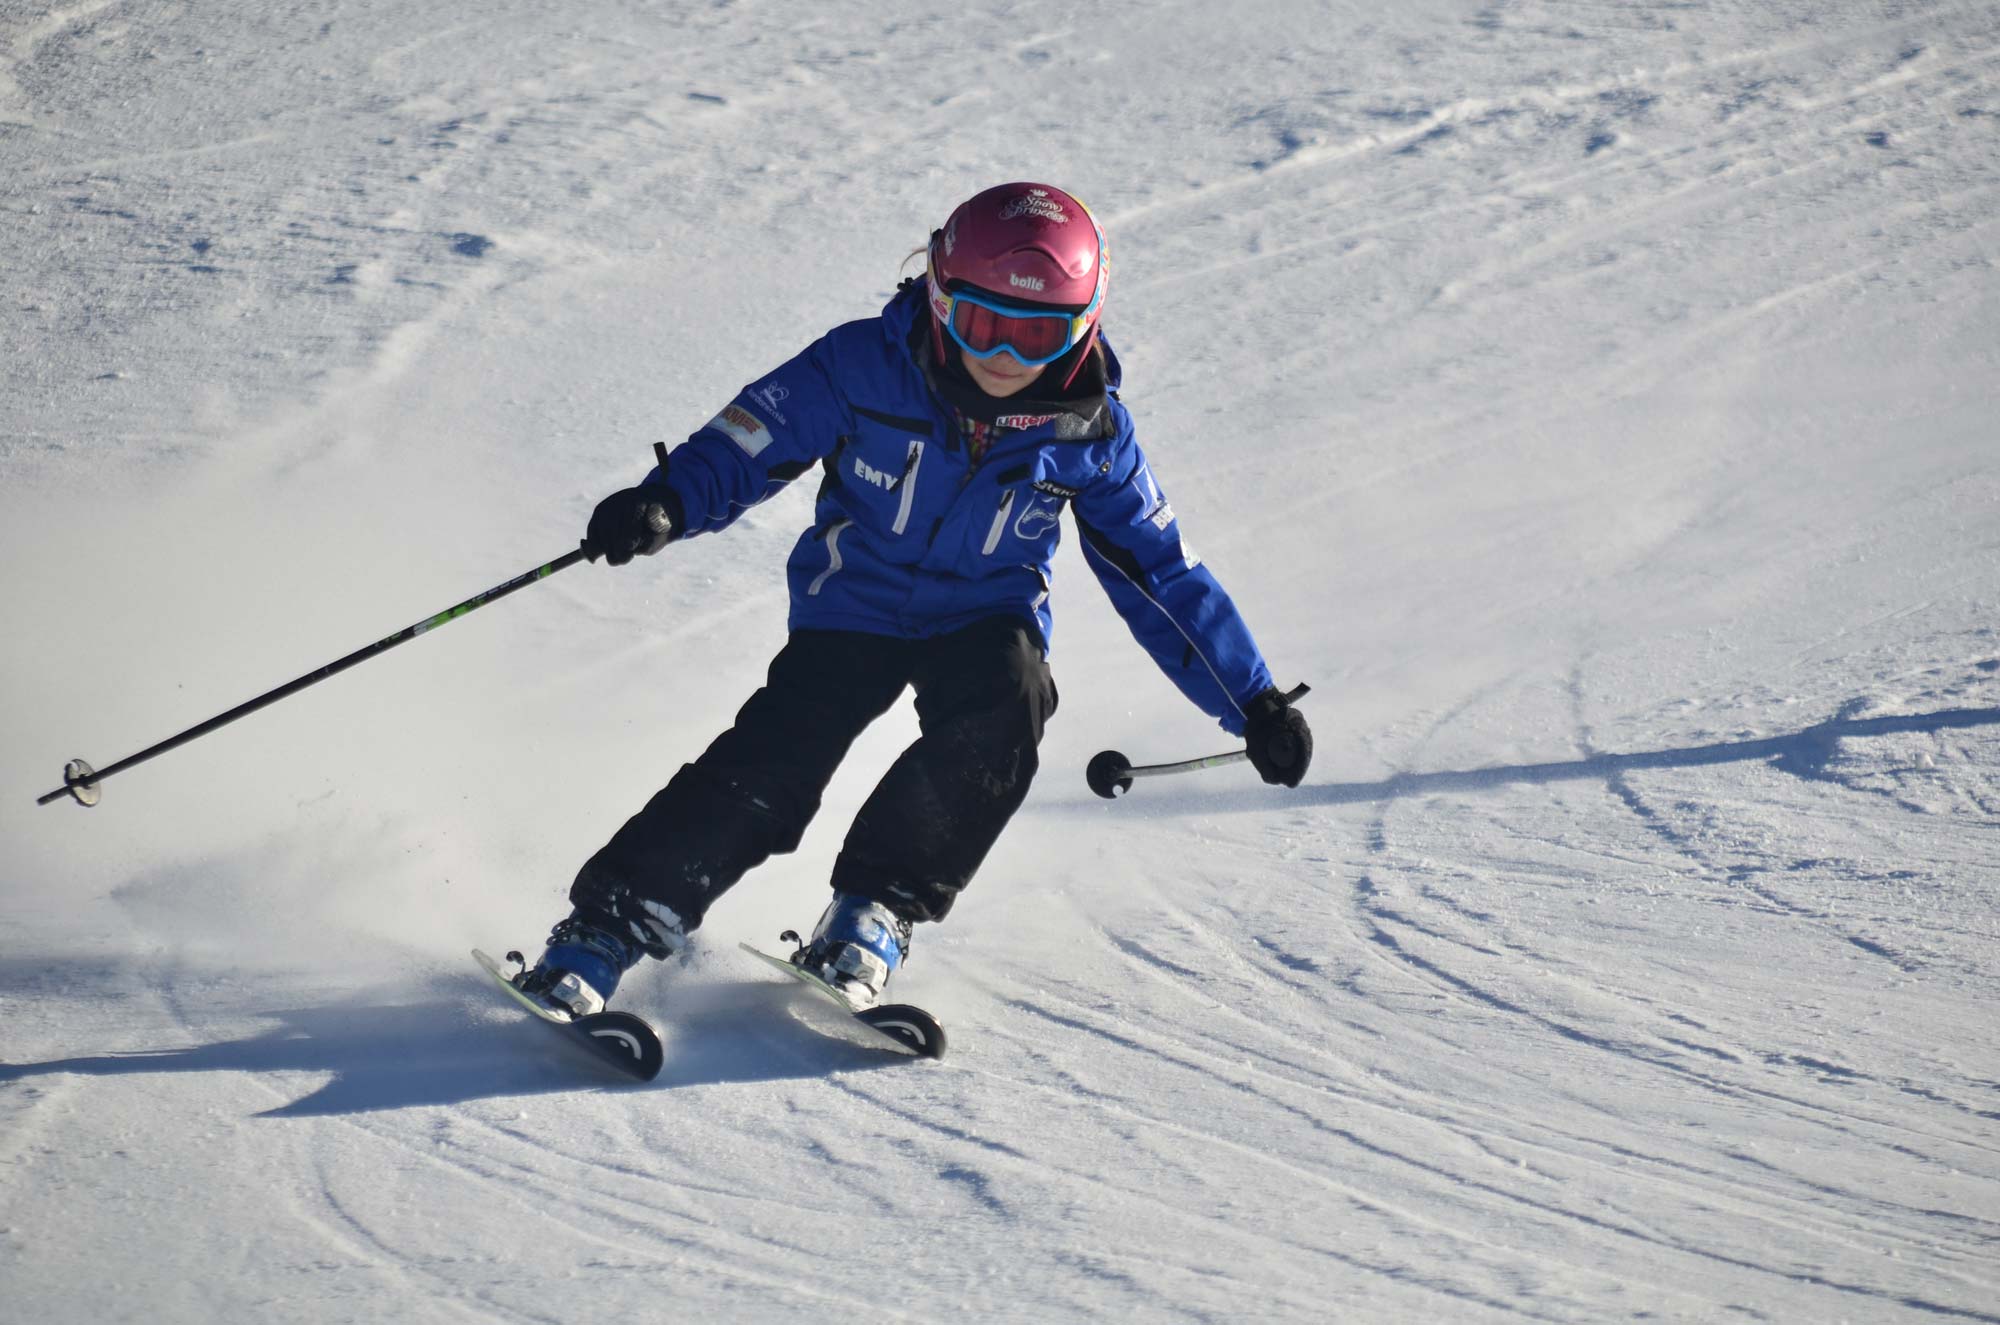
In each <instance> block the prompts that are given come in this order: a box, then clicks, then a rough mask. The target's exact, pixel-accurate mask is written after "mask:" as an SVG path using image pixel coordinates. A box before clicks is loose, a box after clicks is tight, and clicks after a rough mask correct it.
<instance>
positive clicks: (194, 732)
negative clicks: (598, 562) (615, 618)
mask: <svg viewBox="0 0 2000 1325" xmlns="http://www.w3.org/2000/svg"><path fill="white" fill-rule="evenodd" d="M585 555H586V553H585V550H584V549H583V548H582V547H579V548H577V549H576V550H575V551H574V552H566V553H564V554H563V555H562V556H560V557H557V558H556V559H555V560H554V561H551V562H548V563H546V564H545V565H541V566H537V567H535V569H533V570H531V571H528V572H527V573H526V574H523V575H517V576H515V577H514V578H513V579H511V580H509V581H507V582H506V583H505V584H496V585H494V586H493V587H492V588H491V589H488V590H486V591H485V592H484V593H477V594H474V595H473V596H472V597H470V598H468V599H466V600H465V601H464V602H462V603H458V604H456V605H454V606H452V607H447V608H446V609H445V610H444V611H442V612H439V613H437V614H436V615H435V616H428V617H425V618H424V619H423V620H422V621H419V622H417V623H416V624H415V625H414V626H408V627H405V628H404V629H402V630H399V631H397V632H396V633H395V634H393V635H391V636H389V637H388V638H386V639H379V640H377V641H375V642H374V643H373V644H370V645H369V646H368V647H367V648H365V649H357V650H355V651H354V652H353V653H350V654H348V655H347V656H346V657H345V658H342V659H340V660H338V661H337V662H330V663H328V664H327V665H326V666H324V667H322V668H320V669H319V670H318V671H314V672H308V673H307V674H306V675H304V676H302V677H300V678H299V679H298V680H296V681H291V682H288V683H286V684H285V685H281V686H279V687H278V688H277V689H276V690H270V691H266V692H265V693H264V694H261V695H259V696H257V698H255V699H252V700H249V701H247V702H245V703H242V704H238V705H237V706H236V707H235V708H233V709H230V710H229V711H228V712H227V713H218V714H217V715H216V716H214V717H212V718H210V719H209V720H208V721H207V722H204V723H201V724H199V725H198V726H194V727H190V728H188V729H187V730H186V731H184V732H182V733H180V734H179V735H178V736H170V737H168V738H167V739H166V740H164V741H161V742H160V743H159V744H158V745H152V746H148V747H147V748H146V749H144V750H141V751H139V753H137V754H135V755H127V756H126V757H125V758H123V759H121V760H119V761H118V762H117V763H115V764H112V765H111V766H109V767H108V768H103V769H94V768H92V767H91V766H90V765H89V764H86V763H84V762H83V761H82V760H81V759H74V760H71V761H70V763H69V765H68V766H67V767H66V768H64V770H63V785H62V786H60V787H58V788H56V789H55V790H54V791H52V792H50V793H48V795H46V796H37V797H36V798H35V804H37V805H47V804H49V803H50V802H51V801H59V800H61V799H62V798H63V797H65V796H69V797H72V798H74V799H75V800H76V802H77V803H78V804H80V805H95V804H97V802H98V798H99V796H100V795H101V793H100V792H99V791H98V784H99V783H101V782H103V781H104V779H106V778H108V777H110V776H111V775H112V774H114V773H122V772H124V771H125V770H126V769H128V768H131V767H133V766H134V765H137V764H143V763H145V762H146V761H147V760H148V759H154V758H157V757H158V756H160V755H163V754H165V753H167V752H168V751H169V750H176V749H179V748H180V747H181V746H183V745H186V744H187V743H188V742H189V741H194V740H199V739H200V738H201V737H204V736H206V735H208V734H209V733H210V732H212V731H214V730H216V729H217V728H218V727H226V726H228V725H229V724H230V723H232V722H234V721H236V720H237V719H238V718H243V717H248V716H249V715H250V714H252V713H255V712H256V711H257V710H258V709H261V708H267V707H269V706H270V705H272V704H275V703H277V702H278V701H279V700H281V699H286V698H289V697H290V696H292V695H296V694H297V693H298V692H299V691H301V690H304V689H305V688H306V687H307V686H310V685H317V684H318V683H319V682H321V681H324V680H326V679H327V678H328V677H329V676H333V675H335V674H336V673H339V672H344V671H346V670H347V669H348V668H350V667H354V666H357V665H358V664H361V663H365V662H367V661H368V660H369V659H370V658H373V657H375V656H376V655H378V654H383V653H387V652H388V651H389V650H390V649H393V648H395V647H396V646H397V645H398V644H407V643H408V642H409V641H411V640H413V639H415V638H416V637H417V636H419V635H423V634H427V633H429V632H430V631H433V630H436V629H437V628H438V627H439V626H442V625H445V624H447V623H448V622H452V621H456V620H458V618H460V617H462V616H464V615H465V614H466V613H468V612H470V611H472V610H473V609H475V608H479V607H484V606H485V605H486V604H488V603H490V602H492V601H494V600H495V599H497V598H505V597H506V596H507V595H508V594H510V593H513V592H514V591H515V590H516V589H525V588H527V587H528V586H529V585H531V584H534V583H536V582H537V581H539V580H545V579H547V578H548V577H549V576H551V575H553V574H555V573H556V572H557V571H559V570H566V569H567V568H569V567H571V566H574V565H575V564H576V563H577V562H579V561H582V560H584V558H585Z"/></svg>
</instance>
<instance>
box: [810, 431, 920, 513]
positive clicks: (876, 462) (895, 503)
mask: <svg viewBox="0 0 2000 1325" xmlns="http://www.w3.org/2000/svg"><path fill="white" fill-rule="evenodd" d="M929 448H930V442H929V440H928V439H926V438H922V437H910V436H908V435H907V434H905V435H894V434H889V433H888V430H886V429H878V428H868V429H865V430H864V431H863V432H862V434H861V435H859V436H857V437H853V438H850V439H848V441H847V443H846V444H845V445H843V446H842V447H841V448H840V449H839V450H838V451H837V452H835V455H834V465H835V471H834V473H835V477H836V478H837V479H838V480H839V482H840V486H841V487H842V488H843V489H845V490H846V491H847V492H848V493H849V494H851V495H850V497H849V499H848V503H847V504H848V505H849V509H851V510H856V513H857V514H859V513H860V512H861V511H865V512H866V513H867V515H868V516H869V517H870V521H869V522H870V523H872V524H874V525H876V527H878V528H886V529H887V531H888V532H889V533H891V534H897V535H900V534H904V533H907V532H908V531H909V529H910V524H911V516H912V513H913V512H914V511H915V510H916V505H917V493H918V489H919V488H920V487H921V486H922V483H923V467H924V455H925V453H926V451H928V450H929Z"/></svg>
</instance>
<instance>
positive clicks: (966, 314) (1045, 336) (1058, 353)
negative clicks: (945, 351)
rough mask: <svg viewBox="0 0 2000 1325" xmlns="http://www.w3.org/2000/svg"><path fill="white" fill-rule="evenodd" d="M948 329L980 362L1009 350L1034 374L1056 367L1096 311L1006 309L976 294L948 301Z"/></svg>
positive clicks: (950, 295)
mask: <svg viewBox="0 0 2000 1325" xmlns="http://www.w3.org/2000/svg"><path fill="white" fill-rule="evenodd" d="M944 305H945V318H944V324H945V326H946V327H948V328H949V329H950V330H951V338H952V339H953V340H955V341H957V342H958V344H959V348H960V349H962V350H964V351H965V352H966V353H967V354H969V355H971V356H972V357H973V358H975V359H991V358H992V357H993V356H994V355H996V354H998V353H1000V351H1002V350H1005V351H1007V352H1008V353H1009V354H1011V355H1013V356H1014V357H1015V358H1016V359H1019V360H1020V361H1021V362H1022V364H1024V365H1025V366H1027V367H1029V368H1039V367H1040V366H1041V365H1043V364H1045V363H1054V362H1055V361H1056V360H1057V359H1060V358H1062V357H1063V355H1065V354H1067V353H1069V351H1070V348H1071V347H1072V346H1074V345H1075V344H1076V343H1077V341H1078V340H1080V339H1082V337H1083V336H1084V334H1085V333H1086V332H1087V331H1089V329H1090V310H1088V309H1086V310H1084V311H1083V312H1081V313H1064V312H1044V311H1041V310H1038V309H1030V308H1023V307H1021V306H1020V305H1018V304H1003V303H1001V302H1000V301H999V300H997V299H990V298H988V297H987V296H985V295H982V294H975V293H973V292H972V291H970V290H958V291H948V292H946V294H945V296H944Z"/></svg>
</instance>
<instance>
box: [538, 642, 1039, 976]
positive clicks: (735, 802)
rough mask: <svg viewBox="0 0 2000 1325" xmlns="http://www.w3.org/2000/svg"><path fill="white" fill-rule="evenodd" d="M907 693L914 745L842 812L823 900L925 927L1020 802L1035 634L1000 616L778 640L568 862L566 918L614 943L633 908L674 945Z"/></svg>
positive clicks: (767, 852)
mask: <svg viewBox="0 0 2000 1325" xmlns="http://www.w3.org/2000/svg"><path fill="white" fill-rule="evenodd" d="M911 686H913V687H915V689H916V702H917V718H918V721H919V723H920V724H921V727H922V735H920V736H919V737H918V738H917V740H916V741H915V742H914V743H913V744H911V745H910V747H909V748H908V749H906V750H904V751H903V753H902V755H901V756H900V757H898V758H897V760H896V762H895V763H894V764H892V765H891V766H890V768H889V771H888V772H887V773H886V774H885V775H884V776H883V778H882V780H881V782H880V783H878V784H877V785H876V787H875V790H874V791H873V792H872V793H871V794H870V795H869V797H868V799H867V801H866V803H865V804H863V805H862V807H861V811H860V813H859V814H857V815H856V816H855V819H854V823H853V826H852V827H850V828H849V829H848V833H847V840H846V843H845V845H843V846H842V848H841V851H840V855H839V857H838V858H837V859H836V860H835V861H834V866H833V886H834V888H835V889H837V890H838V891H840V892H844V893H858V894H859V895H861V896H863V897H867V898H871V899H873V900H875V901H878V902H881V903H882V904H883V905H885V906H887V907H888V908H889V909H890V910H892V911H894V912H896V913H897V914H898V915H900V916H902V917H903V918H905V919H907V920H912V921H923V920H941V919H943V918H944V916H945V913H946V912H948V911H950V910H951V905H952V902H953V901H954V900H956V899H957V897H958V894H959V893H960V892H961V891H962V890H963V889H964V888H965V886H966V884H967V883H968V882H970V880H971V878H972V875H973V872H974V871H975V870H977V869H978V868H979V863H980V861H982V860H984V859H985V858H986V853H987V851H988V849H989V848H991V847H992V845H993V843H994V841H995V840H996V839H997V838H998V837H999V836H1000V830H1001V829H1003V828H1005V827H1006V825H1007V821H1008V820H1009V819H1011V818H1012V817H1013V815H1014V812H1015V811H1016V810H1018V809H1019V808H1020V807H1021V802H1022V801H1023V800H1024V799H1026V797H1027V794H1028V784H1029V783H1030V782H1031V781H1032V780H1033V779H1034V776H1035V769H1036V767H1037V766H1038V765H1037V760H1036V756H1035V747H1036V746H1037V745H1038V744H1040V742H1041V739H1042V727H1043V724H1044V723H1045V722H1046V721H1047V720H1048V718H1049V716H1050V715H1051V714H1053V713H1054V712H1055V710H1056V687H1055V680H1054V678H1053V677H1052V676H1051V675H1050V673H1049V667H1048V663H1047V662H1046V661H1045V660H1044V658H1043V656H1042V642H1041V637H1040V634H1039V632H1037V631H1036V630H1035V628H1034V627H1033V626H1032V625H1031V624H1029V623H1028V622H1026V621H1023V620H1020V619H1018V618H1015V617H989V618H986V619H984V620H981V621H978V622H975V623H974V624H972V625H970V626H967V627H965V628H964V629H961V630H958V631H954V632H953V633H951V634H948V635H940V636H936V637H934V638H931V639H917V640H911V639H898V638H893V637H890V636H885V635H868V634H862V633H860V632H856V631H840V630H799V631H794V632H793V633H792V636H791V638H790V640H789V641H788V642H787V643H786V644H785V647H784V648H783V649H781V650H780V651H779V653H778V656H777V657H776V658H775V659H773V660H772V662H771V670H770V675H769V678H768V679H767V680H766V682H765V684H764V686H763V688H762V689H760V690H758V691H757V693H756V694H754V695H752V696H751V697H750V700H749V702H748V703H746V704H744V706H743V708H742V710H741V711H740V712H739V713H738V714H737V715H736V723H735V725H734V726H732V727H731V728H730V729H729V730H728V731H726V732H724V733H722V735H720V736H718V737H717V738H716V739H715V741H714V743H713V744H711V745H710V746H709V747H708V749H707V750H706V751H705V752H703V754H702V755H701V757H700V758H698V759H696V760H695V761H694V762H693V763H691V764H687V765H684V766H682V768H681V770H680V772H679V773H677V774H675V776H674V779H673V781H671V782H669V783H668V784H667V786H666V787H665V788H664V789H663V790H661V791H660V792H659V793H658V794H657V795H655V796H654V797H653V799H652V800H651V801H649V802H648V803H647V805H646V807H645V808H644V809H643V810H641V811H639V813H638V814H636V815H634V816H633V817H632V818H631V819H630V820H628V821H627V822H626V824H625V826H624V827H623V828H620V829H619V830H618V831H617V833H616V834H614V835H613V836H612V838H611V841H610V842H608V843H606V844H605V846H604V848H603V849H602V850H600V851H599V852H598V853H597V854H596V855H594V856H592V857H591V858H590V859H589V860H588V861H587V862H585V864H584V866H583V869H582V870H581V871H579V873H578V874H577V877H576V882H575V884H574V885H573V886H572V887H571V889H570V901H571V902H572V903H574V904H575V906H576V908H577V914H578V915H579V916H581V917H583V918H586V919H589V918H592V917H593V915H594V916H596V917H598V918H599V923H605V924H606V927H608V928H613V929H615V930H616V931H618V932H629V931H627V928H626V926H624V925H621V924H615V923H607V922H610V921H612V919H613V918H614V917H616V916H618V915H620V914H621V913H622V914H625V915H630V914H631V910H632V903H633V902H634V901H636V900H646V901H651V902H655V903H659V904H661V905H664V906H666V907H668V908H670V909H671V910H672V911H673V912H674V913H675V914H676V915H678V916H679V917H680V919H681V923H682V926H683V928H684V929H685V930H688V931H692V930H693V929H694V928H695V927H696V926H697V925H699V924H700V923H701V920H702V916H703V915H704V914H705V913H706V912H707V910H708V907H709V905H710V904H711V903H712V902H714V901H715V899H716V898H718V897H720V896H721V895H722V894H723V893H724V892H726V891H727V890H728V889H729V888H730V887H731V886H732V885H734V884H735V883H736V881H737V880H738V879H740V878H742V877H743V875H744V874H745V873H746V872H747V871H748V870H750V869H752V868H753V867H755V866H757V865H759V864H761V863H762V862H763V861H765V860H766V859H768V858H769V857H770V856H772V855H773V854H781V853H784V852H789V851H795V850H797V849H798V845H799V840H800V838H801V837H802V836H803V835H804V833H805V829H806V825H807V824H808V823H810V822H811V820H812V817H813V815H814V814H815V813H816V812H817V811H818V810H819V805H820V795H821V793H822V792H824V791H825V789H826V785H827V783H828V782H829V781H831V780H832V778H833V774H834V770H835V769H837V768H838V767H839V766H840V762H841V760H842V759H843V758H844V757H845V756H846V754H847V751H848V748H849V747H850V746H851V745H852V744H853V743H854V739H855V737H857V736H859V735H860V734H861V732H862V730H863V729H864V728H865V727H867V726H868V724H869V723H871V722H873V721H874V720H875V719H876V718H878V717H880V716H882V714H883V713H885V712H887V711H888V709H889V707H890V705H892V704H894V703H895V702H896V700H897V699H898V698H899V697H900V696H901V695H902V693H903V690H904V688H905V687H911ZM654 955H655V956H664V955H665V952H664V950H659V951H655V952H654Z"/></svg>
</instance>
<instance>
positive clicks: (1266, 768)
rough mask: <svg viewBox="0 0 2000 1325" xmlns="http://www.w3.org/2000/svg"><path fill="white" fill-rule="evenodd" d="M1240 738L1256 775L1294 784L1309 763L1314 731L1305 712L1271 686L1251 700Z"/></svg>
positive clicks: (1290, 785)
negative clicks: (1293, 705) (1308, 724)
mask: <svg viewBox="0 0 2000 1325" xmlns="http://www.w3.org/2000/svg"><path fill="white" fill-rule="evenodd" d="M1245 715H1246V717H1247V718H1248V722H1247V723H1246V724H1245V726H1244V728H1243V739H1244V742H1245V744H1246V745H1247V746H1248V753H1249V755H1250V764H1251V766H1252V767H1253V768H1255V769H1256V770H1257V776H1259V777H1261V778H1263V779H1264V781H1266V782H1268V783H1270V784H1271V785H1272V786H1277V785H1278V784H1279V783H1283V784H1284V785H1285V786H1287V787H1296V786H1298V785H1299V780H1300V779H1301V778H1303V777H1305V775H1306V768H1307V767H1308V766H1309V765H1310V764H1311V763H1312V757H1313V734H1312V728H1311V727H1309V726H1307V725H1306V715H1305V714H1303V713H1301V712H1299V711H1298V710H1297V709H1295V708H1293V707H1292V704H1291V701H1290V700H1288V699H1286V698H1285V694H1284V692H1283V691H1281V690H1279V689H1278V688H1277V687H1276V686H1272V687H1271V688H1270V689H1269V690H1266V691H1265V692H1264V693H1263V694H1261V695H1259V696H1257V698H1255V699H1253V700H1251V701H1250V707H1249V708H1248V709H1246V710H1245Z"/></svg>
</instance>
